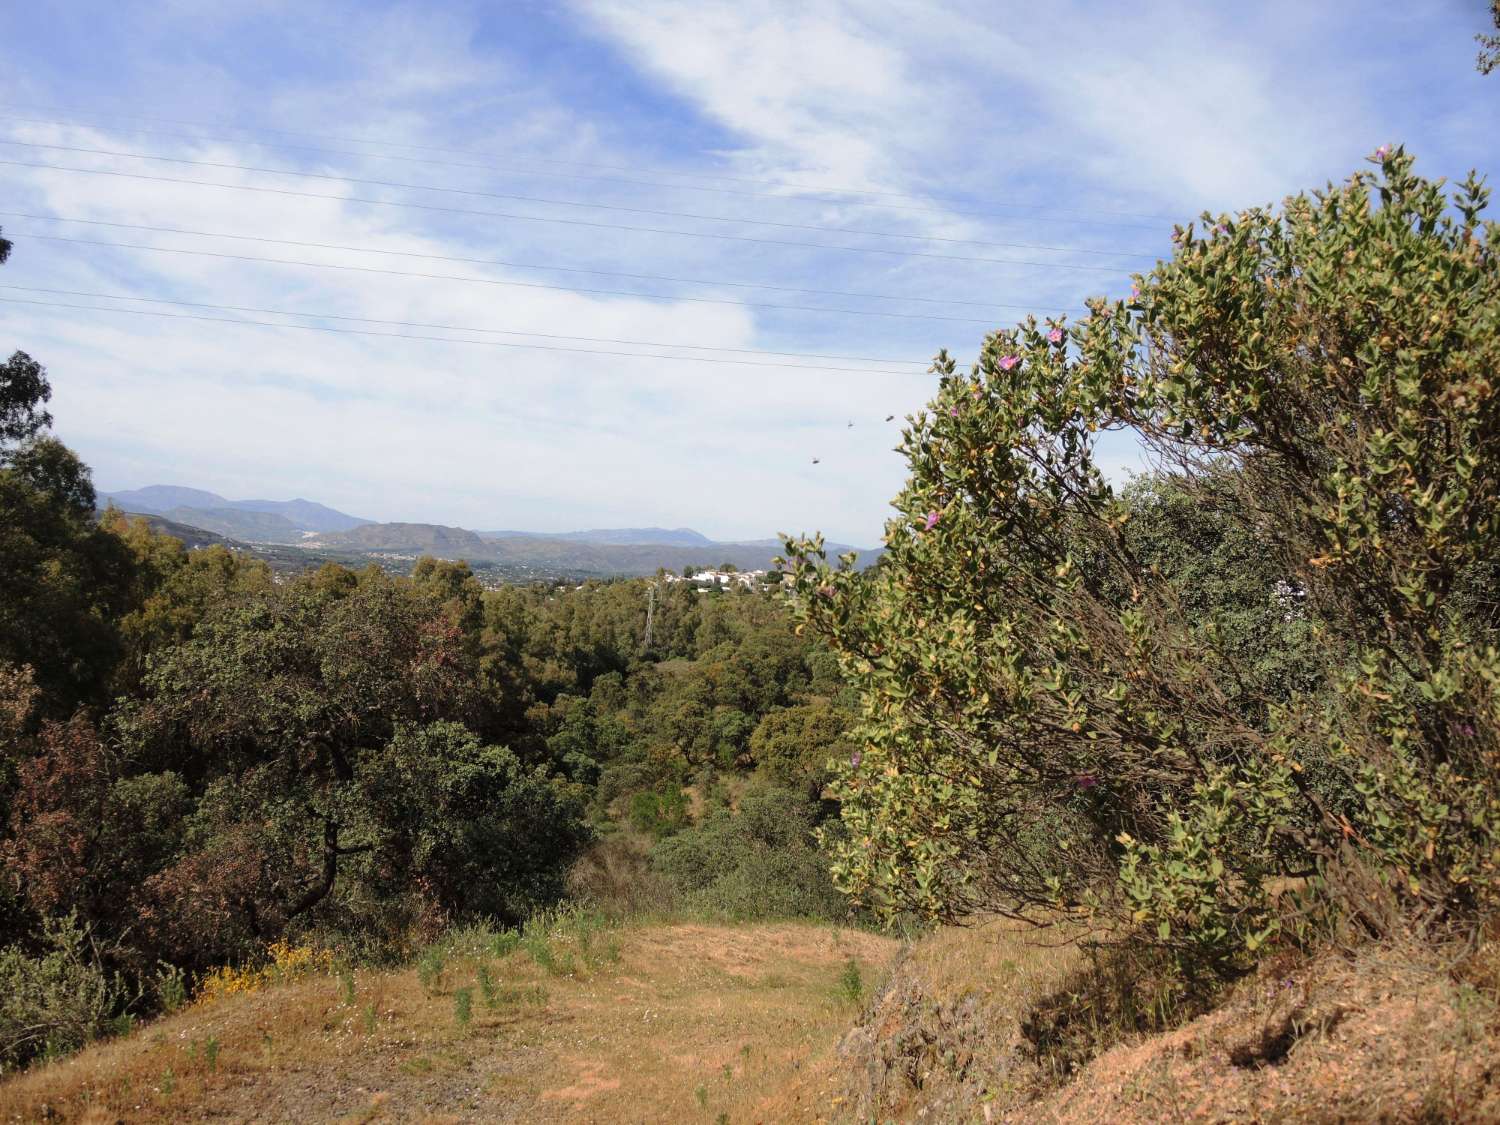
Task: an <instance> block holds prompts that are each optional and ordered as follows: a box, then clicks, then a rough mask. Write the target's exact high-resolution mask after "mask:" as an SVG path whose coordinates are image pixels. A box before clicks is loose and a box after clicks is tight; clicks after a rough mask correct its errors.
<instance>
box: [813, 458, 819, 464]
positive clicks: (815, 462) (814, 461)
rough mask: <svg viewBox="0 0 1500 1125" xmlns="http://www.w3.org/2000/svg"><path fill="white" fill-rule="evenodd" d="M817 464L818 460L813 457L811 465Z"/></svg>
mask: <svg viewBox="0 0 1500 1125" xmlns="http://www.w3.org/2000/svg"><path fill="white" fill-rule="evenodd" d="M819 463H820V462H819V461H818V459H817V458H816V457H814V458H813V464H814V465H817V464H819Z"/></svg>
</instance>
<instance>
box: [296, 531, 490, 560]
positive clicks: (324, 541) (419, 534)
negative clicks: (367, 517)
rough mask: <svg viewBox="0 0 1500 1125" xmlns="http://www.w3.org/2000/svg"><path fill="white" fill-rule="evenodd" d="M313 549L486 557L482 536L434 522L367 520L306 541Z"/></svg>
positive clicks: (486, 548)
mask: <svg viewBox="0 0 1500 1125" xmlns="http://www.w3.org/2000/svg"><path fill="white" fill-rule="evenodd" d="M305 545H306V546H308V547H310V548H313V549H315V550H316V549H322V550H332V551H401V552H409V553H415V554H430V555H436V556H438V557H439V558H446V559H458V558H464V559H467V558H486V557H488V554H489V549H488V546H487V545H486V544H485V542H484V540H482V539H480V538H479V536H478V535H476V534H474V532H472V531H466V530H464V529H463V528H461V527H444V526H442V525H441V524H435V523H367V524H363V525H362V526H360V527H356V528H352V529H351V530H349V531H340V532H332V533H329V534H326V535H318V536H316V537H314V538H310V539H308V540H307V541H306V544H305Z"/></svg>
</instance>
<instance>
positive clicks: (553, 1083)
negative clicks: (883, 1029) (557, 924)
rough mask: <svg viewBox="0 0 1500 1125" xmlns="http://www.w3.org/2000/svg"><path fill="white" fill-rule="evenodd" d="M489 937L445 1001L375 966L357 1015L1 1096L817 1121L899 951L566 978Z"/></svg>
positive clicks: (227, 1030) (724, 954)
mask: <svg viewBox="0 0 1500 1125" xmlns="http://www.w3.org/2000/svg"><path fill="white" fill-rule="evenodd" d="M490 940H491V938H490V937H489V936H488V935H484V936H481V937H480V938H479V940H478V941H474V940H473V936H472V934H471V935H469V940H468V941H465V935H462V934H461V935H459V937H458V938H457V940H456V942H455V945H454V946H453V947H450V949H449V950H448V956H447V959H446V964H445V966H444V970H443V975H442V979H441V981H439V982H434V984H433V987H432V988H430V989H428V988H424V986H423V984H422V982H421V981H420V979H419V977H418V974H417V973H416V972H415V971H411V970H407V971H403V972H390V973H377V972H374V971H370V972H365V971H358V972H356V973H355V974H354V976H353V978H352V981H351V983H352V985H353V1002H352V1003H350V1002H348V1001H347V999H346V995H347V994H343V993H342V989H341V985H340V982H339V981H338V980H337V979H334V978H331V977H328V976H316V977H311V978H308V979H304V980H301V981H296V982H294V983H289V984H283V985H273V986H271V987H269V988H267V989H265V990H263V991H260V992H255V993H251V994H248V995H233V996H229V997H226V998H224V999H221V1000H217V1001H213V1002H208V1003H204V1002H200V1003H199V1004H196V1005H194V1006H192V1007H190V1008H189V1009H187V1010H185V1011H183V1012H180V1013H179V1014H177V1015H175V1016H171V1017H167V1018H165V1019H163V1020H160V1021H157V1022H156V1023H155V1024H152V1025H150V1026H149V1027H145V1028H142V1029H140V1030H139V1031H137V1032H135V1033H134V1034H132V1035H130V1036H128V1037H127V1038H124V1039H120V1040H115V1041H112V1042H109V1043H105V1044H101V1045H99V1046H96V1047H93V1048H91V1049H89V1050H87V1051H85V1052H84V1053H82V1054H81V1055H78V1056H76V1057H74V1058H72V1059H69V1060H66V1061H63V1062H60V1063H57V1064H54V1065H52V1066H47V1067H43V1068H41V1069H38V1070H35V1071H32V1072H29V1073H27V1074H23V1075H20V1076H19V1077H17V1078H15V1079H13V1080H11V1081H9V1082H6V1083H4V1084H0V1119H3V1120H7V1121H8V1120H14V1119H21V1120H34V1119H37V1118H39V1117H44V1116H45V1117H47V1118H49V1119H55V1120H63V1121H75V1120H89V1121H106V1120H107V1121H128V1122H137V1121H182V1120H194V1119H215V1120H219V1119H222V1120H234V1121H247V1120H260V1121H267V1120H269V1121H336V1120H348V1121H434V1120H445V1121H458V1120H464V1121H481V1120H482V1121H526V1122H531V1121H688V1120H704V1121H713V1120H714V1119H715V1118H716V1117H717V1116H718V1115H720V1114H727V1115H728V1118H729V1120H731V1121H750V1120H757V1119H765V1120H778V1121H785V1120H799V1119H800V1120H807V1121H811V1120H814V1119H815V1118H816V1116H818V1111H819V1110H820V1109H821V1107H820V1106H819V1105H818V1104H816V1102H815V1100H814V1098H813V1095H812V1094H811V1093H810V1092H809V1093H807V1094H805V1095H804V1094H803V1093H802V1092H801V1091H800V1090H798V1089H797V1088H796V1085H797V1082H798V1079H799V1075H800V1074H801V1073H802V1072H803V1069H804V1067H807V1066H808V1064H810V1063H813V1062H815V1061H816V1060H818V1059H819V1058H820V1057H822V1056H824V1055H826V1054H828V1052H829V1051H830V1050H831V1047H832V1044H833V1042H834V1041H835V1039H836V1038H837V1036H838V1033H839V1031H840V1030H841V1029H842V1028H843V1027H844V1026H845V1025H846V1024H847V1023H848V1022H849V1021H850V1020H851V1019H852V1018H853V1017H854V1015H855V1014H856V1011H857V1005H856V1004H855V1002H854V1001H853V1000H852V999H851V998H850V997H849V996H848V995H841V993H840V987H839V981H840V976H841V974H842V973H843V972H844V968H845V966H846V964H847V963H848V961H849V959H850V958H853V959H854V960H855V962H856V964H858V965H860V966H861V971H862V972H863V974H864V976H865V977H866V978H867V979H868V978H869V977H870V976H871V975H872V974H874V973H875V972H877V971H878V970H879V969H880V968H881V967H882V966H883V965H885V964H886V963H887V962H888V961H889V960H890V959H891V958H892V957H893V956H894V954H895V952H896V949H897V943H896V942H895V941H893V940H891V939H889V938H883V937H878V936H875V935H872V934H867V933H861V932H857V931H849V930H844V931H835V930H831V929H828V928H826V927H820V926H812V925H800V924H784V925H754V926H743V927H721V926H707V925H677V926H658V927H651V928H640V929H627V930H623V931H614V932H609V931H606V932H604V933H597V932H596V933H594V934H593V935H592V937H591V938H589V939H583V938H582V936H581V933H578V932H574V933H573V934H571V935H569V934H567V933H565V932H563V933H558V934H556V935H554V936H553V937H551V938H550V939H549V942H548V944H547V948H548V950H549V953H550V955H551V956H550V957H549V958H548V959H549V960H551V961H552V963H553V971H550V972H549V971H548V970H546V969H544V968H542V967H541V966H540V965H539V964H538V963H537V961H536V960H535V959H533V957H531V956H528V954H527V952H526V951H525V949H524V948H522V949H516V950H514V951H513V952H511V953H509V955H508V956H505V957H503V958H502V957H496V956H495V955H494V953H493V951H492V950H491V949H490V948H489V942H490ZM481 965H483V966H484V967H485V969H486V971H487V972H488V973H489V974H490V980H491V982H492V985H493V990H494V996H495V997H496V1002H495V1004H494V1006H490V1005H487V1004H486V1003H485V1002H484V997H483V995H482V992H481V989H480V988H479V987H478V986H477V983H476V976H477V973H478V969H479V967H480V966H481ZM461 989H468V990H469V993H468V995H469V998H470V1004H471V1011H472V1019H471V1021H470V1022H469V1023H468V1024H467V1025H464V1024H462V1023H460V1021H459V1020H458V1018H457V1014H456V1013H457V1006H458V1004H459V1003H460V1002H459V1001H458V1000H457V999H456V997H457V995H458V993H459V990H461ZM210 1042H212V1043H213V1044H214V1046H213V1047H212V1048H210V1047H209V1046H208V1044H209V1043H210ZM210 1054H212V1061H211V1062H210V1060H209V1055H210ZM803 1098H805V1099H806V1100H805V1101H804V1102H802V1103H800V1109H799V1108H798V1107H799V1099H803ZM779 1101H789V1102H790V1105H791V1106H792V1107H793V1109H794V1112H791V1113H787V1112H780V1111H778V1112H776V1113H774V1114H772V1115H771V1116H769V1117H768V1116H766V1112H765V1109H764V1108H763V1107H764V1106H766V1105H767V1104H769V1103H771V1102H779Z"/></svg>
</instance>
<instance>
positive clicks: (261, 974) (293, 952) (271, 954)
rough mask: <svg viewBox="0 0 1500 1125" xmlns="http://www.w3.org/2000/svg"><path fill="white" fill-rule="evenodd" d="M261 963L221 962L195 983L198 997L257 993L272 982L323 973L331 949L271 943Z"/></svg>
mask: <svg viewBox="0 0 1500 1125" xmlns="http://www.w3.org/2000/svg"><path fill="white" fill-rule="evenodd" d="M266 957H267V960H266V961H265V963H263V964H261V965H259V966H256V967H254V968H250V967H240V968H235V967H233V966H231V965H221V966H220V967H219V968H217V969H214V970H212V971H211V972H209V973H208V974H206V975H205V976H204V977H203V979H202V980H200V981H199V982H198V999H200V1000H206V1001H210V1002H212V1001H214V1000H222V999H224V998H225V997H227V996H236V995H239V994H241V993H246V992H259V991H260V990H261V989H262V988H266V987H268V986H270V985H273V984H282V983H284V982H286V981H293V980H302V979H303V978H304V977H310V976H327V975H328V974H330V973H332V972H333V951H332V950H329V949H323V948H321V947H319V946H316V945H292V944H291V943H290V942H287V941H276V942H272V943H271V944H270V945H268V946H267V947H266Z"/></svg>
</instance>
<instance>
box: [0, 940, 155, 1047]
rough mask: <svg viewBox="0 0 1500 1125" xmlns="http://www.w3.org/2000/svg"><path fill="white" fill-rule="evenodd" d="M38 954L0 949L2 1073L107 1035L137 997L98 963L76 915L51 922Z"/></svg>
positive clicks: (16, 948)
mask: <svg viewBox="0 0 1500 1125" xmlns="http://www.w3.org/2000/svg"><path fill="white" fill-rule="evenodd" d="M41 937H42V940H43V942H44V943H45V947H44V950H43V951H42V952H41V953H39V954H36V955H31V954H28V953H27V952H26V951H24V950H22V949H20V948H18V947H16V946H11V947H9V948H6V949H0V1070H3V1069H4V1068H9V1067H15V1066H18V1065H21V1064H23V1063H25V1062H27V1061H28V1060H30V1059H32V1058H34V1057H36V1056H38V1055H42V1054H48V1055H54V1056H55V1055H57V1054H60V1053H65V1052H67V1051H70V1050H73V1049H75V1048H77V1047H80V1046H82V1045H83V1044H85V1043H87V1042H89V1041H90V1040H93V1039H95V1038H98V1037H99V1036H101V1035H104V1034H106V1033H108V1032H109V1031H110V1030H112V1028H113V1027H114V1026H115V1018H116V1017H117V1016H118V1015H119V1014H120V1013H121V1012H123V1011H124V1009H125V1007H126V1006H127V1005H128V1004H129V1003H131V1002H132V1001H133V1000H134V999H135V998H136V997H135V996H133V995H132V994H131V993H130V992H129V990H128V989H127V987H126V986H125V984H124V982H123V981H121V979H120V978H119V977H118V976H116V975H114V974H111V973H108V972H107V971H106V970H105V969H104V968H103V967H102V966H101V965H100V962H99V956H98V953H97V951H96V950H95V949H94V947H93V943H92V942H91V940H90V937H89V934H88V931H87V930H85V929H84V928H82V927H81V926H79V925H78V923H77V920H76V918H75V917H73V916H72V915H69V916H67V917H64V918H53V919H48V920H47V921H46V922H45V923H44V924H43V927H42V934H41Z"/></svg>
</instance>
